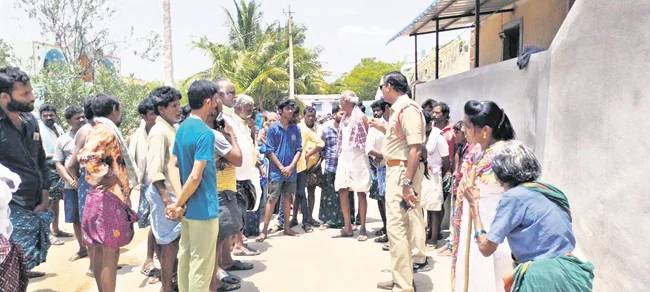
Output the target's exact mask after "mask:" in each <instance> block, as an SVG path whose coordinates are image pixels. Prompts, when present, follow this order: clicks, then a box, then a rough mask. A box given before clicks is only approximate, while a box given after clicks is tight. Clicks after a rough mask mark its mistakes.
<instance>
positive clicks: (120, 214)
mask: <svg viewBox="0 0 650 292" xmlns="http://www.w3.org/2000/svg"><path fill="white" fill-rule="evenodd" d="M136 221H138V215H137V214H136V213H135V211H133V210H131V207H129V206H128V205H127V204H126V203H124V202H122V200H120V199H119V198H118V197H117V196H116V195H114V194H111V193H109V192H104V191H100V190H98V189H91V190H90V192H89V193H88V196H87V197H86V208H85V210H84V213H83V218H81V230H82V232H83V239H84V241H85V242H86V244H88V245H104V246H107V247H111V248H119V247H122V246H125V245H127V244H129V243H130V242H131V240H132V239H133V223H135V222H136Z"/></svg>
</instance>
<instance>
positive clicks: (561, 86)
mask: <svg viewBox="0 0 650 292" xmlns="http://www.w3.org/2000/svg"><path fill="white" fill-rule="evenodd" d="M530 3H532V1H531V2H530ZM649 15H650V2H649V1H647V0H628V1H625V3H624V4H623V3H621V2H619V1H594V0H591V1H577V2H576V3H575V5H574V6H573V8H572V9H571V12H570V13H569V15H568V16H567V18H566V20H565V22H564V24H563V25H562V27H561V28H560V30H559V31H558V32H557V35H556V36H555V39H554V40H553V43H552V44H551V46H550V48H549V51H547V52H544V53H540V54H536V55H534V56H533V58H532V59H531V63H530V64H529V66H528V68H526V69H525V70H523V71H519V70H518V69H517V68H516V66H515V60H511V61H507V62H502V63H497V64H492V65H489V66H485V67H482V68H478V69H474V70H470V71H468V72H465V73H462V74H459V75H456V76H451V77H448V78H444V79H440V80H438V81H431V82H428V83H425V84H421V85H418V89H417V91H416V92H417V96H416V99H417V100H418V101H419V102H422V101H424V100H425V99H426V98H434V99H436V100H442V101H445V102H447V103H448V104H449V106H450V107H451V115H452V120H454V121H455V120H459V119H461V117H462V106H463V104H464V103H465V101H466V100H469V99H477V100H484V99H489V100H493V101H495V102H497V103H498V104H499V105H500V106H501V107H503V108H504V109H505V111H506V113H507V114H508V116H509V117H510V119H511V121H512V123H513V125H514V127H515V130H516V131H517V137H518V139H519V140H523V141H524V142H525V143H526V144H527V145H529V146H531V147H534V149H535V153H536V155H537V156H538V158H539V159H540V161H541V162H542V166H543V176H542V180H543V181H547V182H549V183H552V184H555V185H557V186H558V187H559V188H560V189H562V190H563V191H564V192H565V193H566V195H567V196H568V198H569V202H570V204H571V209H572V216H573V230H574V233H575V235H576V238H577V242H578V249H577V251H576V252H577V254H578V255H580V257H582V258H584V259H586V260H589V261H591V262H592V263H594V265H595V267H596V270H595V273H596V280H595V282H594V291H650V248H648V247H649V246H650V199H648V197H649V196H648V183H647V181H644V178H645V179H647V178H648V176H649V175H648V174H649V173H650V163H648V161H650V134H648V133H647V129H649V128H650V120H649V118H648V117H649V115H650V86H648V83H649V81H650V31H649V30H648V29H647V28H648V27H650V17H648V16H649Z"/></svg>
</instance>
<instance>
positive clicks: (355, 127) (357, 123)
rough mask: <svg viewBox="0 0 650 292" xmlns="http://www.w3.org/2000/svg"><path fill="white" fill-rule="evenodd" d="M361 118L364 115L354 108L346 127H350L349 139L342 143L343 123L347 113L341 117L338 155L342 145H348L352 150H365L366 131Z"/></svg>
mask: <svg viewBox="0 0 650 292" xmlns="http://www.w3.org/2000/svg"><path fill="white" fill-rule="evenodd" d="M363 116H364V113H363V112H362V111H361V109H359V108H358V107H356V106H355V107H354V109H353V110H352V114H351V115H350V119H349V120H347V121H348V124H347V125H348V127H351V129H350V130H351V131H350V139H349V141H343V140H344V139H343V127H344V125H343V123H344V121H346V118H347V117H348V115H347V113H346V114H344V115H343V119H341V125H340V126H339V132H338V135H339V137H338V146H337V147H338V152H339V153H340V152H341V150H342V149H343V147H342V145H343V143H344V142H345V143H349V144H347V145H349V146H350V147H354V148H359V149H362V150H363V151H365V150H366V139H367V137H368V131H367V130H366V127H365V125H364V123H363Z"/></svg>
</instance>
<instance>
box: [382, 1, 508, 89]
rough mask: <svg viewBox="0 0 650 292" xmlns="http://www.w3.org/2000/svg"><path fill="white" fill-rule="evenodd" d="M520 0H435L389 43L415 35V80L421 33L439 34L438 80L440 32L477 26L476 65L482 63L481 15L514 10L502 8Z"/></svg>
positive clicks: (437, 38)
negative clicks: (480, 55)
mask: <svg viewBox="0 0 650 292" xmlns="http://www.w3.org/2000/svg"><path fill="white" fill-rule="evenodd" d="M517 1H518V0H434V1H433V3H431V5H429V7H428V8H427V9H426V10H424V12H422V13H420V15H419V16H418V17H416V18H415V19H413V21H411V23H410V24H409V25H407V26H406V27H405V28H403V29H402V30H401V31H400V32H398V33H397V34H396V35H394V36H393V37H392V38H391V39H390V40H389V41H388V42H387V43H386V44H387V45H388V44H389V43H390V42H392V41H394V40H395V39H396V38H398V37H402V36H415V54H414V58H415V62H414V63H415V80H419V79H418V35H422V34H429V33H435V34H436V71H435V72H436V79H438V74H439V73H438V72H439V67H440V61H438V57H439V51H440V40H439V33H440V32H442V31H449V30H455V29H463V28H470V27H475V28H476V31H475V33H474V38H475V41H474V67H478V66H479V44H480V42H479V38H480V36H479V35H480V27H481V15H492V14H495V13H503V12H512V11H514V9H513V8H509V9H503V8H504V7H506V6H508V5H512V4H513V3H515V2H517Z"/></svg>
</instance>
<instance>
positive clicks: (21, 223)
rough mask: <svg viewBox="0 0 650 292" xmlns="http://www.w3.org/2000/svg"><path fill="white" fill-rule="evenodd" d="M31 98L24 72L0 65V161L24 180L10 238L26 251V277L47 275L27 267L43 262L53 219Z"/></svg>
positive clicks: (14, 203) (13, 207)
mask: <svg viewBox="0 0 650 292" xmlns="http://www.w3.org/2000/svg"><path fill="white" fill-rule="evenodd" d="M35 100H36V98H35V97H34V93H33V89H32V84H31V82H30V79H29V76H28V75H27V74H26V73H25V72H23V71H21V70H20V69H19V68H16V67H2V68H0V149H2V151H0V163H1V164H2V165H4V166H6V167H7V168H9V169H11V170H12V171H13V172H15V173H17V174H18V175H20V178H21V179H22V183H21V184H20V187H19V188H18V190H17V191H16V192H15V193H13V196H12V199H11V202H10V203H9V209H10V210H11V214H10V221H11V223H12V225H13V228H14V231H13V233H12V234H11V238H10V239H11V240H13V241H15V242H17V243H18V244H19V245H20V246H21V247H22V248H23V250H24V251H25V257H26V260H27V269H28V270H30V272H29V277H30V278H34V277H42V276H44V275H45V273H42V272H34V271H31V270H32V269H33V268H34V267H36V266H38V265H39V264H40V263H42V262H45V258H46V256H47V251H48V249H49V248H50V240H49V235H50V228H49V226H50V223H52V213H51V212H50V211H49V210H48V205H49V189H50V176H49V172H48V168H47V166H46V163H45V160H46V156H45V150H44V149H43V144H42V142H41V134H40V131H39V128H38V122H37V121H36V118H35V117H34V116H33V115H32V114H31V113H30V112H31V111H33V110H34V101H35Z"/></svg>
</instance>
